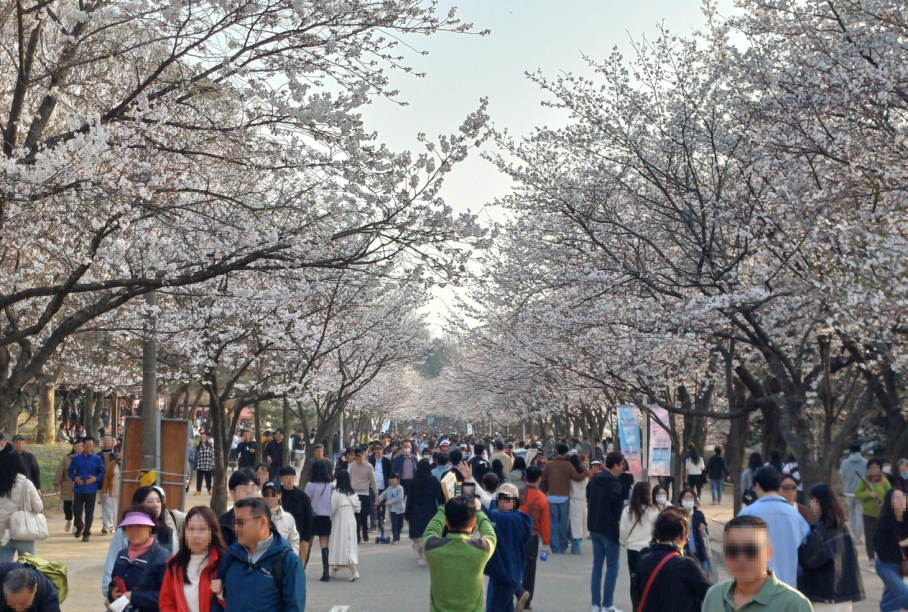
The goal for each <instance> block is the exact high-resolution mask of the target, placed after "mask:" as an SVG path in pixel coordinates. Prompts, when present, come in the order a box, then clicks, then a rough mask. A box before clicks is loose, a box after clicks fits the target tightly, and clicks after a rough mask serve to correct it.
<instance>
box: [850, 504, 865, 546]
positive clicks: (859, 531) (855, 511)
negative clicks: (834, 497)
mask: <svg viewBox="0 0 908 612" xmlns="http://www.w3.org/2000/svg"><path fill="white" fill-rule="evenodd" d="M845 505H846V506H847V507H848V528H849V529H851V536H852V537H853V538H854V539H855V541H857V540H860V539H861V537H862V536H863V535H864V521H863V520H862V518H861V514H862V512H861V508H862V505H861V500H859V499H857V498H856V497H855V496H854V495H852V496H851V497H846V498H845Z"/></svg>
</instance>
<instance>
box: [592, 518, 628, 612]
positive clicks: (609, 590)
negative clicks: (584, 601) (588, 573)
mask: <svg viewBox="0 0 908 612" xmlns="http://www.w3.org/2000/svg"><path fill="white" fill-rule="evenodd" d="M590 538H591V539H592V540H593V579H592V581H591V585H590V586H591V587H592V591H593V607H595V606H600V607H603V608H608V607H611V606H612V605H614V603H615V584H617V582H618V564H619V563H620V560H621V544H620V543H619V542H618V540H613V539H611V538H610V537H608V536H607V535H605V534H603V533H597V532H595V531H594V532H592V533H591V534H590ZM603 563H605V564H606V565H607V569H606V572H605V588H604V590H603V586H602V564H603Z"/></svg>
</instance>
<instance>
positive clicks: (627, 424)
mask: <svg viewBox="0 0 908 612" xmlns="http://www.w3.org/2000/svg"><path fill="white" fill-rule="evenodd" d="M618 435H619V437H620V438H621V453H622V454H623V455H624V458H625V459H626V460H627V465H628V468H630V469H629V470H628V472H629V473H630V474H632V475H634V476H642V475H643V465H642V464H641V459H640V410H639V409H638V408H637V407H636V406H634V405H633V404H629V405H621V406H618Z"/></svg>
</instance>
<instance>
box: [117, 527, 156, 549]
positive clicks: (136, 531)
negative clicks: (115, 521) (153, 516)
mask: <svg viewBox="0 0 908 612" xmlns="http://www.w3.org/2000/svg"><path fill="white" fill-rule="evenodd" d="M123 531H125V532H126V539H127V540H129V543H130V544H131V545H132V546H141V545H142V544H144V543H145V542H147V541H148V538H150V537H151V527H149V526H148V525H127V526H126V527H124V528H123Z"/></svg>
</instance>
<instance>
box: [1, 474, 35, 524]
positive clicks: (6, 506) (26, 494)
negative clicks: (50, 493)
mask: <svg viewBox="0 0 908 612" xmlns="http://www.w3.org/2000/svg"><path fill="white" fill-rule="evenodd" d="M24 498H27V499H28V501H29V502H30V504H29V505H30V507H29V506H26V507H27V508H28V509H29V510H31V511H32V512H41V511H43V510H44V502H43V501H41V496H40V495H38V489H36V488H35V485H33V484H32V481H31V480H29V479H28V478H26V477H25V476H24V475H22V474H17V475H16V483H15V484H14V485H13V488H12V490H10V493H9V497H6V496H0V533H3V532H4V531H6V530H7V529H9V519H10V517H11V516H12V515H13V512H16V511H17V510H21V509H22V500H23V499H24Z"/></svg>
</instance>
